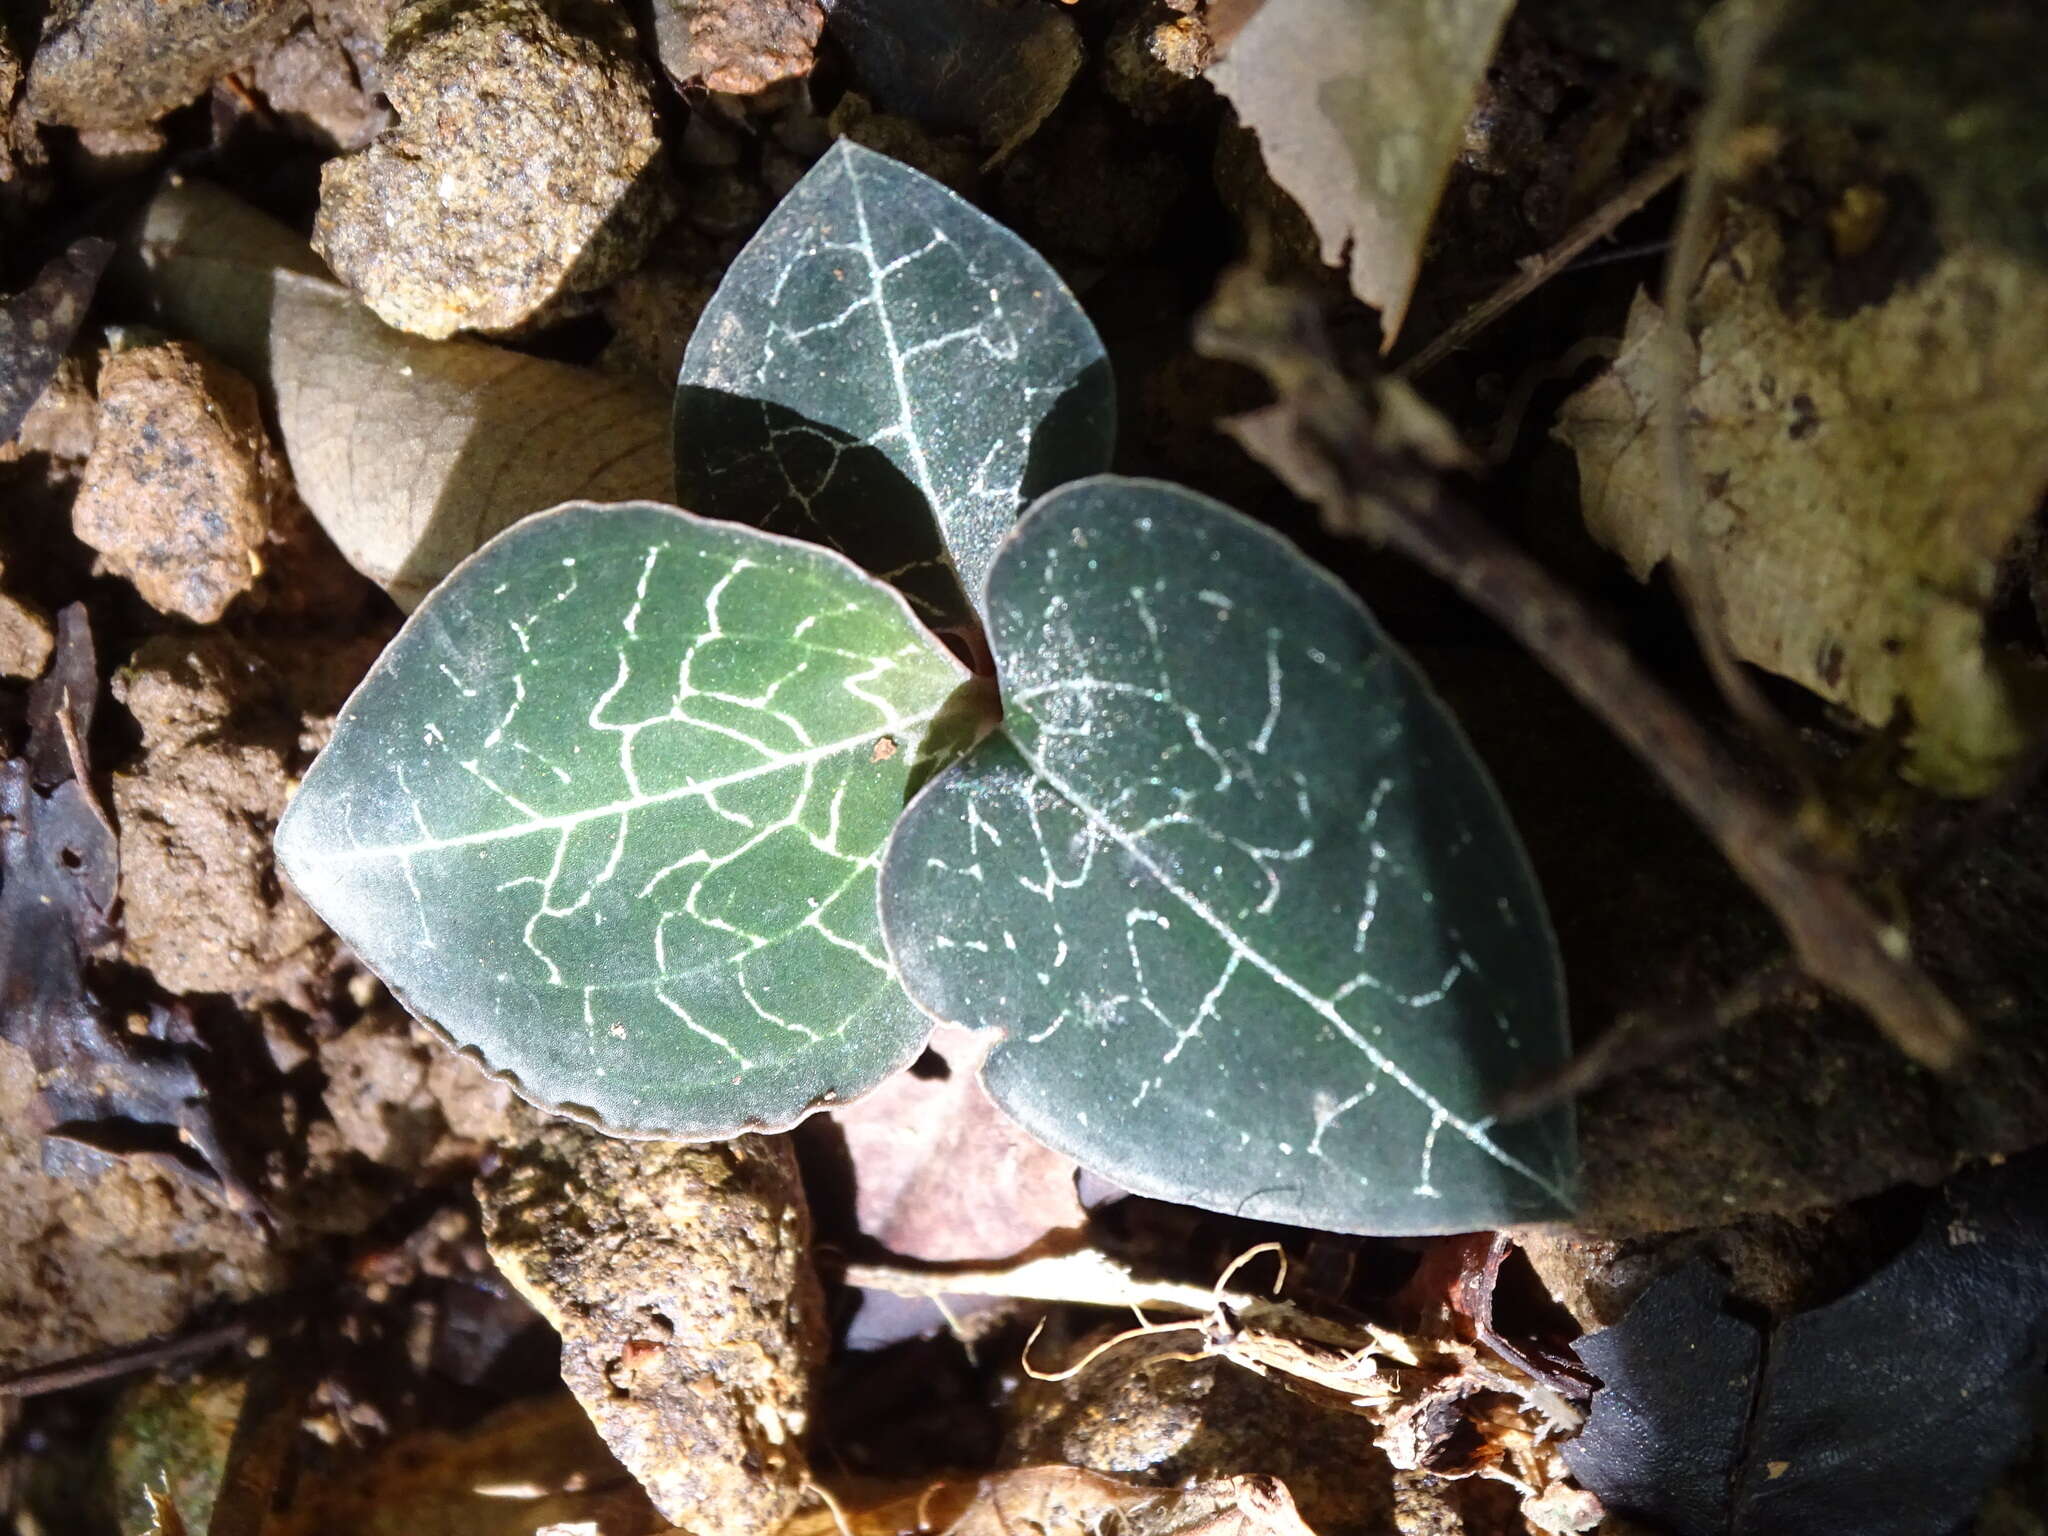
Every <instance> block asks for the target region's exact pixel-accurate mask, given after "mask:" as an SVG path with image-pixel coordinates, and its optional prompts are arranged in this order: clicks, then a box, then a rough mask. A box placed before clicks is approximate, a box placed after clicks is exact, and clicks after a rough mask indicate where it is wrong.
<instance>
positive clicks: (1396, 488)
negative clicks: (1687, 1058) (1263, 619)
mask: <svg viewBox="0 0 2048 1536" xmlns="http://www.w3.org/2000/svg"><path fill="white" fill-rule="evenodd" d="M1198 344H1199V345H1200V346H1201V347H1202V348H1203V350H1205V351H1207V352H1208V353H1209V354H1210V355H1212V356H1216V357H1223V358H1229V359H1232V360H1234V361H1237V362H1241V363H1244V364H1246V365H1248V366H1250V367H1252V368H1255V369H1257V370H1258V371H1260V372H1262V373H1264V374H1265V375H1266V377H1267V379H1268V380H1269V381H1270V382H1271V384H1272V386H1273V388H1274V391H1275V393H1276V394H1277V396H1278V397H1279V398H1278V402H1277V403H1276V404H1274V405H1272V406H1269V407H1267V408H1266V409H1264V410H1262V411H1259V412H1256V413H1254V414H1253V415H1251V416H1248V417H1243V418H1240V419H1239V420H1238V421H1236V422H1233V423H1231V424H1230V429H1231V430H1232V431H1233V433H1234V434H1235V435H1236V436H1237V437H1238V439H1239V440H1240V441H1241V442H1243V443H1244V445H1245V446H1246V448H1247V449H1248V450H1249V451H1250V452H1251V453H1252V454H1253V455H1254V456H1255V457H1256V458H1258V459H1259V460H1261V461H1262V462H1263V463H1265V464H1266V465H1267V467H1268V468H1270V469H1271V470H1272V471H1273V472H1274V473H1275V474H1277V475H1278V476H1279V477H1280V478H1281V480H1282V481H1284V482H1285V483H1286V484H1287V485H1288V486H1289V487H1291V488H1292V489H1293V491H1294V492H1295V494H1296V495H1298V496H1300V497H1302V498H1303V499H1304V500H1306V501H1309V502H1311V503H1313V504H1314V505H1316V506H1317V507H1319V508H1320V509H1321V511H1322V515H1323V522H1324V524H1325V526H1326V527H1328V528H1329V529H1330V530H1331V531H1332V532H1335V533H1338V534H1341V535H1344V536H1347V537H1352V538H1364V539H1369V540H1371V541H1372V542H1374V543H1376V544H1386V545H1391V546H1392V547H1394V548H1396V549H1398V550H1400V551H1401V552H1402V553H1404V554H1406V555H1407V556H1408V557H1409V558H1410V559H1413V560H1415V561H1416V562H1418V563H1419V564H1421V565H1423V566H1424V567H1426V568H1427V569H1429V570H1430V571H1432V572H1434V573H1435V574H1436V575H1437V576H1439V577H1441V578H1442V579H1443V580H1445V581H1447V582H1449V583H1450V584H1451V585H1452V586H1454V587H1455V588H1456V589H1457V590H1458V591H1459V592H1461V593H1463V594H1464V596H1465V597H1466V599H1467V600H1468V601H1470V602H1471V603H1472V604H1473V605H1474V606H1476V607H1477V608H1479V609H1480V610H1481V611H1482V612H1484V613H1485V614H1487V615H1488V616H1489V617H1490V618H1492V619H1493V620H1494V621H1495V622H1496V623H1498V624H1500V625H1502V626H1503V627H1504V628H1505V629H1507V631H1508V632H1509V633H1510V634H1513V635H1514V636H1515V637H1516V638H1517V639H1519V640H1520V641H1521V643H1522V644H1523V645H1524V646H1526V647H1527V648H1528V649H1529V650H1530V651H1531V652H1532V653H1533V654H1534V655H1535V656H1536V657H1537V658H1538V659H1539V660H1541V661H1542V662H1543V664H1544V665H1545V666H1546V667H1548V668H1549V669H1550V671H1551V672H1552V673H1553V674H1555V675H1556V676H1557V678H1558V679H1559V680H1560V681H1561V682H1563V683H1564V684H1565V686H1566V687H1568V688H1569V689H1571V691H1572V692H1573V693H1574V694H1576V695H1577V696H1578V698H1579V700H1580V702H1582V703H1583V704H1585V705H1586V706H1587V707H1588V708H1589V709H1591V710H1592V711H1593V712H1594V713H1595V714H1597V715H1599V716H1600V717H1601V718H1602V719H1603V720H1605V721H1606V722H1607V725H1608V728H1609V729H1610V730H1612V731H1613V732H1614V733H1615V734H1616V735H1617V736H1619V737H1620V738H1621V740H1622V741H1623V742H1625V743H1626V744H1627V745H1628V746H1629V748H1630V749H1631V750H1632V751H1634V752H1635V753H1636V755H1637V756H1638V757H1640V758H1641V759H1642V760H1643V761H1644V762H1645V763H1646V764H1648V765H1649V766H1650V767H1651V768H1652V769H1653V770H1654V771H1655V772H1656V773H1657V774H1658V775H1659V776H1660V777H1661V778H1662V779H1663V780H1664V782H1665V784H1666V785H1667V786H1668V787H1669V788H1670V790H1671V791H1672V793H1673V794H1674V795H1675V796H1676V797H1677V798H1678V800H1679V802H1680V803H1681V804H1682V805H1684V806H1685V807H1686V809H1687V810H1688V811H1689V812H1691V814H1692V815H1693V817H1694V818H1695V819H1696V820H1697V821H1698V822H1699V823H1700V825H1701V826H1702V827H1703V828H1704V829H1705V830H1706V831H1707V833H1708V834H1709V835H1710V836H1711V837H1712V838H1713V839H1714V841H1715V842H1716V843H1718V844H1719V845H1720V848H1721V851H1722V853H1723V854H1724V855H1725V856H1726V857H1727V859H1728V861H1729V863H1730V864H1732V865H1733V866H1734V867H1735V869H1736V871H1737V872H1738V873H1739V874H1740V875H1741V876H1742V877H1743V879H1744V880H1745V881H1747V882H1748V884H1749V886H1750V888H1751V889H1752V890H1754V891H1755V892H1756V893H1757V894H1758V895H1759V896H1760V897H1761V898H1762V899H1763V900H1764V902H1765V903H1766V904H1767V905H1768V906H1769V907H1770V908H1771V910H1772V911H1773V912H1774V913H1775V914H1776V915H1777V918H1778V921H1779V922H1780V923H1781V924H1782V925H1783V926H1784V929H1785V933H1786V937H1787V938H1788V939H1789V940H1790V942H1791V945H1792V948H1793V952H1794V953H1795V954H1796V955H1797V956H1798V959H1799V962H1800V964H1801V965H1802V966H1803V967H1804V968H1805V970H1806V972H1807V974H1808V975H1810V976H1812V977H1813V978H1814V979H1815V980H1817V981H1819V982H1821V983H1823V984H1824V985H1826V986H1828V987H1831V988H1833V989H1834V990H1835V991H1837V992H1840V993H1841V994H1842V995H1843V996H1845V997H1848V998H1849V999H1851V1000H1852V1001H1854V1002H1856V1003H1857V1004H1859V1005H1860V1006H1861V1007H1863V1008H1864V1009H1865V1010H1866V1011H1867V1012H1868V1013H1869V1014H1870V1015H1871V1017H1872V1018H1873V1019H1874V1020H1875V1021H1876V1023H1877V1024H1878V1025H1879V1027H1880V1028H1882V1029H1883V1030H1884V1031H1885V1032H1886V1033H1887V1034H1888V1035H1889V1036H1890V1037H1891V1038H1892V1039H1893V1040H1894V1041H1895V1042H1896V1043H1897V1044H1898V1045H1899V1047H1900V1048H1901V1049H1902V1050H1904V1051H1905V1052H1906V1053H1907V1054H1908V1055H1910V1056H1912V1057H1913V1058H1914V1059H1915V1060H1917V1061H1919V1062H1922V1063H1923V1064H1925V1065H1928V1066H1932V1067H1946V1066H1949V1065H1952V1064H1953V1063H1954V1062H1955V1061H1956V1059H1957V1057H1958V1056H1959V1055H1960V1053H1961V1051H1962V1048H1963V1046H1964V1044H1965V1043H1966V1041H1967V1039H1968V1030H1967V1027H1966V1026H1965V1024H1964V1021H1963V1019H1962V1016H1961V1015H1960V1014H1959V1013H1958V1012H1957V1011H1956V1009H1955V1007H1954V1005H1953V1004H1951V1003H1950V1002H1949V1001H1948V999H1947V998H1946V997H1944V996H1943V995H1942V993H1941V992H1940V990H1939V989H1938V988H1936V987H1935V986H1934V984H1933V983H1932V982H1931V981H1929V980H1928V979H1927V977H1926V975H1925V974H1924V973H1922V971H1921V970H1920V968H1919V967H1918V966H1917V965H1915V964H1914V962H1913V958H1912V954H1911V950H1910V946H1909V944H1908V942H1907V939H1906V936H1905V934H1904V933H1903V932H1902V931H1901V930H1900V929H1899V928H1897V927H1896V926H1894V925H1892V924H1890V923H1887V922H1885V921H1884V920H1882V919H1881V918H1880V917H1879V916H1878V914H1877V913H1876V912H1874V911H1873V910H1872V909H1871V908H1870V906H1869V904H1868V903H1866V902H1865V901H1864V900H1863V898H1862V897H1861V896H1860V895H1859V894H1858V893H1857V892H1856V891H1855V889H1854V888H1853V887H1852V886H1851V885H1850V883H1849V880H1848V878H1847V875H1846V873H1845V872H1844V870H1843V869H1842V868H1841V867H1840V866H1839V864H1838V863H1837V862H1836V861H1835V860H1834V859H1833V858H1832V857H1830V855H1829V854H1828V853H1827V851H1826V850H1825V849H1824V848H1822V847H1821V846H1819V845H1818V844H1817V843H1816V842H1815V841H1814V839H1813V838H1811V837H1810V836H1808V835H1807V833H1806V832H1805V831H1804V830H1802V828H1801V827H1800V825H1799V824H1798V823H1797V822H1796V821H1795V820H1794V819H1793V818H1792V817H1790V816H1788V815H1785V814H1783V813H1782V812H1780V811H1779V810H1778V809H1776V808H1775V807H1773V806H1772V805H1770V804H1768V803H1767V802H1766V801H1765V800H1764V799H1763V798H1762V797H1760V796H1759V795H1757V794H1756V793H1755V792H1754V791H1753V790H1752V789H1750V787H1749V786H1748V785H1747V784H1745V783H1744V782H1743V780H1742V779H1741V777H1740V776H1739V775H1738V774H1737V773H1736V771H1735V769H1734V767H1733V765H1732V764H1730V763H1729V762H1728V761H1727V759H1726V758H1725V756H1724V755H1723V754H1722V753H1721V752H1720V751H1719V749H1718V748H1717V747H1716V746H1715V745H1714V743H1713V741H1712V740H1711V739H1710V738H1709V737H1708V735H1707V733H1706V731H1705V730H1704V729H1702V727H1701V726H1700V724H1699V722H1698V721H1696V720H1695V719H1694V718H1693V717H1692V716H1691V715H1690V714H1688V713H1687V712H1686V711H1685V709H1683V708H1682V707H1681V706H1680V705H1679V704H1678V702H1677V701H1676V700H1675V699H1673V698H1672V697H1671V696H1670V694H1669V693H1667V692H1666V691H1665V690H1664V689H1663V688H1662V687H1661V686H1660V685H1659V684H1658V683H1657V682H1656V681H1655V680H1654V679H1652V678H1651V677H1650V675H1649V674H1648V673H1647V672H1645V671H1644V670H1643V668H1642V667H1641V666H1640V665H1639V664H1638V663H1637V661H1636V659H1635V658H1634V656H1632V655H1631V654H1630V653H1629V651H1628V650H1627V648H1626V647H1624V646H1623V645H1622V644H1621V643H1620V642H1619V641H1618V640H1617V639H1616V638H1615V637H1614V636H1613V635H1611V634H1609V633H1608V632H1607V630H1606V629H1605V628H1604V627H1602V626H1601V625H1600V624H1599V623H1598V622H1597V621H1596V620H1595V619H1594V618H1593V617H1592V615H1591V614H1589V613H1588V612H1587V610H1586V608H1585V606H1584V605H1583V604H1582V603H1580V602H1579V601H1578V599H1577V598H1575V597H1574V596H1573V595H1572V594H1571V593H1570V592H1569V591H1567V590H1566V589H1565V588H1564V587H1562V586H1561V585H1559V584H1558V582H1556V581H1555V580H1554V579H1553V578H1552V577H1551V576H1550V574H1549V572H1547V571H1546V570H1544V569H1543V568H1542V567H1541V566H1540V565H1538V564H1537V563H1536V562H1535V561H1533V560H1531V559H1530V558H1529V557H1528V556H1526V555H1524V554H1523V553H1522V552H1521V551H1519V550H1517V549H1516V548H1514V547H1513V546H1512V545H1511V544H1509V543H1508V542H1507V541H1506V540H1505V539H1503V538H1502V537H1501V536H1500V535H1499V534H1497V533H1496V532H1495V531H1494V530H1493V529H1492V527H1490V526H1489V525H1488V524H1487V522H1486V521H1485V520H1484V519H1483V518H1481V517H1480V516H1479V515H1478V514H1477V513H1476V512H1474V511H1473V510H1472V509H1471V508H1470V507H1469V506H1467V505H1466V504H1465V503H1464V502H1463V501H1462V500H1460V499H1459V498H1458V497H1457V496H1456V495H1454V494H1453V492H1452V491H1451V490H1450V489H1449V487H1448V486H1447V485H1446V483H1445V478H1444V474H1443V470H1444V468H1445V467H1446V466H1447V465H1449V464H1454V463H1457V462H1459V460H1458V458H1457V456H1456V454H1455V452H1454V450H1453V449H1452V448H1451V447H1450V445H1449V439H1450V433H1449V431H1448V429H1447V428H1445V427H1444V426H1442V424H1441V423H1439V422H1437V421H1436V420H1435V419H1434V416H1433V413H1431V412H1430V411H1429V408H1428V407H1427V406H1426V405H1424V404H1423V403H1422V402H1421V401H1420V400H1418V399H1416V398H1415V396H1414V395H1413V394H1412V393H1411V392H1410V391H1409V390H1408V389H1407V387H1406V386H1405V385H1403V384H1401V383H1400V381H1398V380H1391V379H1389V380H1383V381H1381V382H1380V383H1379V385H1378V386H1377V388H1376V389H1375V390H1374V392H1373V394H1372V395H1371V397H1370V399H1369V400H1368V398H1366V397H1363V396H1361V395H1360V393H1359V392H1358V391H1357V390H1355V389H1354V388H1353V386H1352V384H1351V383H1350V381H1349V380H1347V379H1346V378H1345V377H1344V375H1343V373H1342V372H1341V371H1340V370H1339V369H1338V367H1337V365H1336V362H1335V360H1334V358H1333V357H1332V355H1331V353H1330V350H1329V348H1328V345H1327V344H1326V342H1325V340H1324V337H1323V334H1322V328H1321V323H1320V318H1319V316H1318V315H1317V313H1316V311H1315V309H1314V307H1313V305H1312V304H1311V302H1310V301H1308V300H1307V299H1305V298H1304V297H1302V296H1300V295H1298V294H1294V293H1290V292H1287V291H1283V290H1281V289H1277V288H1274V287H1273V286H1272V285H1270V284H1268V283H1266V282H1264V281H1263V280H1262V279H1260V278H1259V277H1258V276H1257V275H1256V274H1253V273H1249V272H1239V273H1235V274H1233V275H1232V276H1230V277H1229V278H1227V279H1226V280H1225V282H1224V284H1223V286H1222V288H1221V290H1220V291H1219V293H1218V295H1217V298H1216V299H1215V301H1214V302H1213V303H1212V305H1211V306H1210V309H1209V311H1208V312H1207V314H1206V315H1205V316H1204V317H1203V321H1202V324H1201V331H1200V335H1199V337H1198Z"/></svg>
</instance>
